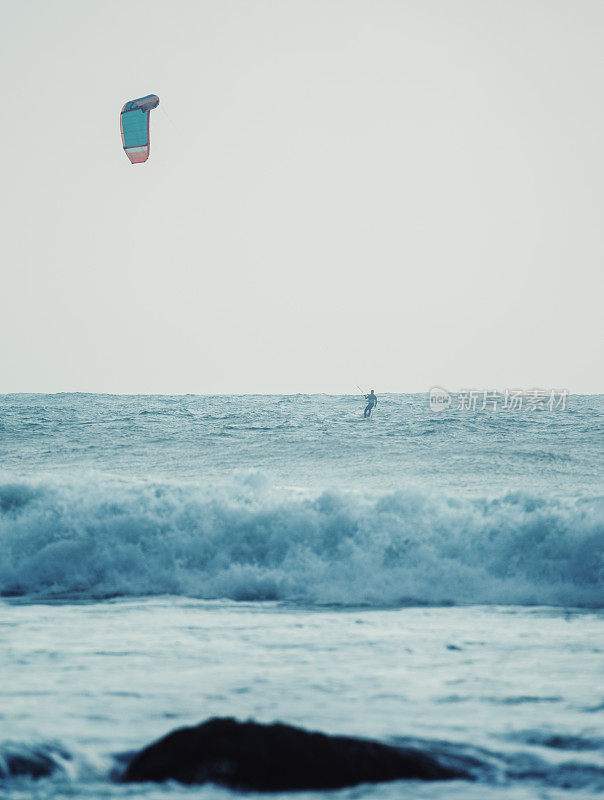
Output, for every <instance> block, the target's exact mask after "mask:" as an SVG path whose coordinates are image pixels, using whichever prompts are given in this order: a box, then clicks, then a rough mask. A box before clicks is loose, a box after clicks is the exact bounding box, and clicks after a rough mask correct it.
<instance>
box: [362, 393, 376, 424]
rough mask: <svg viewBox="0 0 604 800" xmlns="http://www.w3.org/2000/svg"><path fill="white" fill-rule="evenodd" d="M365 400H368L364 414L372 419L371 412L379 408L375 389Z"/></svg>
mask: <svg viewBox="0 0 604 800" xmlns="http://www.w3.org/2000/svg"><path fill="white" fill-rule="evenodd" d="M365 400H367V406H366V407H365V411H364V412H363V416H364V417H370V416H371V412H372V411H373V409H374V408H375V407H376V406H377V397H376V395H375V392H374V391H373V389H372V390H371V392H370V393H369V394H366V395H365Z"/></svg>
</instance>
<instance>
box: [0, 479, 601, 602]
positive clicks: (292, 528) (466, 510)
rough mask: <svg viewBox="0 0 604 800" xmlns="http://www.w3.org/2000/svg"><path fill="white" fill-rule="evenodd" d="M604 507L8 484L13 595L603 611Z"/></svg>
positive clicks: (98, 482)
mask: <svg viewBox="0 0 604 800" xmlns="http://www.w3.org/2000/svg"><path fill="white" fill-rule="evenodd" d="M603 553H604V504H603V503H602V500H601V499H600V500H598V499H593V498H592V499H584V500H582V501H581V500H577V501H574V502H573V501H569V500H564V501H563V500H559V499H554V498H546V497H540V496H535V495H529V494H524V493H518V492H515V493H509V494H506V495H504V496H501V497H498V498H488V499H487V498H483V499H480V498H473V499H463V500H459V499H452V498H450V497H447V496H443V495H434V494H428V493H421V492H418V491H410V490H407V491H399V492H393V493H389V494H382V495H359V494H353V493H344V492H339V491H324V492H323V493H320V494H317V495H314V496H310V495H304V494H301V493H295V492H292V491H289V492H287V491H285V490H275V489H271V488H270V487H269V485H268V483H267V481H266V479H264V478H263V477H262V476H261V475H258V474H251V475H248V476H243V477H240V478H239V479H237V480H234V481H233V482H232V483H231V484H229V485H223V486H212V487H211V486H198V485H192V484H186V483H180V484H178V483H169V482H163V483H161V482H157V481H138V482H137V481H124V480H118V479H108V478H89V479H86V480H82V481H71V482H63V483H57V482H51V481H46V482H31V483H27V482H20V483H4V484H0V594H1V595H3V596H5V597H8V596H22V597H25V598H28V599H30V598H31V599H38V600H39V599H52V598H68V599H88V598H95V599H98V598H107V597H120V596H140V595H159V594H174V595H185V596H192V597H198V598H204V599H215V598H230V599H233V600H284V601H289V602H300V603H307V604H342V605H375V606H388V605H391V606H396V605H404V604H409V603H427V604H441V603H496V604H508V603H509V604H544V605H562V606H586V607H599V606H602V605H604V590H603V589H604V586H603V584H604V580H603V578H604V555H603Z"/></svg>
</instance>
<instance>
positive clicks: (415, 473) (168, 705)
mask: <svg viewBox="0 0 604 800" xmlns="http://www.w3.org/2000/svg"><path fill="white" fill-rule="evenodd" d="M378 397H379V403H378V407H377V409H376V410H375V412H374V414H373V416H372V418H371V419H369V420H365V419H363V407H364V402H363V399H362V397H361V396H357V397H353V396H331V395H330V396H328V395H295V396H259V395H258V396H213V397H206V396H196V395H186V396H160V395H154V396H138V395H137V396H114V395H92V394H57V395H4V396H0V692H1V695H2V702H1V703H0V797H2V798H7V799H8V798H10V799H11V800H13V798H15V799H16V798H19V799H25V798H28V799H29V798H48V799H49V800H51V799H52V800H58V799H59V798H73V799H74V800H80V799H81V800H83V799H84V798H86V799H87V800H90V798H101V797H103V798H105V797H109V798H141V800H164V799H167V798H174V799H176V798H193V797H195V798H221V799H222V800H227V799H229V800H230V798H233V797H238V796H240V795H241V792H240V791H239V790H237V789H229V788H227V787H225V786H220V785H216V784H213V783H206V784H204V785H201V786H194V787H186V786H183V785H182V784H180V783H177V782H175V781H168V782H166V783H132V784H125V783H121V782H120V781H119V776H120V774H121V773H120V770H121V769H122V768H123V764H124V763H126V762H127V760H128V759H129V758H130V755H128V754H132V753H133V752H135V751H137V750H140V749H141V748H142V747H144V746H146V745H148V744H149V743H150V742H152V741H153V740H155V739H157V738H159V737H162V736H164V735H165V734H167V733H169V732H170V731H172V730H174V729H176V728H179V727H182V726H190V725H197V724H198V723H200V722H203V721H205V720H207V719H209V718H211V717H234V718H236V719H238V720H255V721H256V722H261V723H272V722H275V721H280V722H283V723H287V724H289V725H293V726H299V727H301V728H305V729H307V730H312V731H322V732H324V733H327V734H340V735H345V736H354V737H364V738H371V739H374V740H378V741H380V742H384V743H387V744H394V745H398V746H406V747H413V748H414V749H416V750H417V751H418V752H421V753H426V754H429V755H431V756H433V757H434V758H436V759H437V760H440V761H446V760H447V759H450V758H453V757H454V758H457V759H461V760H464V759H465V762H464V763H467V764H468V770H469V772H470V773H471V774H470V775H469V776H468V777H467V778H464V779H454V780H437V781H422V780H415V779H414V780H407V781H394V782H386V783H376V784H367V783H366V784H361V785H359V786H356V787H351V788H345V789H339V790H337V791H305V792H298V793H295V794H294V795H292V794H291V793H283V796H284V797H292V796H294V797H309V798H318V797H332V798H338V799H339V798H365V797H367V798H398V797H402V796H404V797H410V798H434V799H436V798H438V800H444V798H446V799H447V800H456V798H468V799H469V800H473V799H474V798H476V800H478V798H480V800H495V799H497V800H499V798H501V800H503V798H505V799H506V800H516V799H518V800H525V799H526V800H533V799H534V800H536V799H537V798H540V799H542V798H552V799H553V798H569V800H570V798H573V800H575V798H595V797H598V796H601V793H602V792H603V791H604V655H603V654H604V619H603V617H604V615H603V611H602V609H603V607H604V496H603V495H604V493H603V491H602V475H603V463H602V462H603V447H602V442H603V437H602V433H603V427H604V426H603V421H604V396H601V395H600V396H593V395H592V396H576V395H571V396H569V397H568V398H567V399H566V402H565V406H564V407H561V406H558V407H554V408H549V407H547V405H544V406H542V407H540V408H538V409H536V410H529V409H528V406H525V407H524V408H511V409H507V410H503V409H502V408H501V407H497V408H495V407H494V405H495V404H491V405H489V403H486V404H484V405H485V407H484V408H482V405H481V402H478V403H477V404H476V407H475V408H469V409H468V408H457V407H456V402H453V403H452V404H451V406H450V407H449V408H445V409H444V410H442V411H434V410H432V409H431V407H430V404H429V402H428V397H427V395H426V394H413V395H410V394H406V395H395V394H390V395H382V394H380V393H379V392H378ZM246 796H249V797H255V796H256V793H254V792H248V793H247V794H246ZM258 796H261V795H258ZM263 796H265V795H263ZM271 796H272V797H274V796H275V795H274V794H273V795H271ZM277 796H281V795H280V794H279V793H278V794H277Z"/></svg>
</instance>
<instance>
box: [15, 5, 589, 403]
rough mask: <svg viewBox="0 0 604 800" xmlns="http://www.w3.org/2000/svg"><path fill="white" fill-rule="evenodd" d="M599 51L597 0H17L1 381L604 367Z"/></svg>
mask: <svg viewBox="0 0 604 800" xmlns="http://www.w3.org/2000/svg"><path fill="white" fill-rule="evenodd" d="M603 53H604V3H602V2H601V0H572V2H571V0H564V1H563V2H562V1H561V0H507V2H505V3H504V2H501V0H272V1H269V0H211V1H210V0H191V1H189V0H170V2H168V1H167V0H161V2H160V1H159V0H145V1H144V2H140V0H128V2H122V1H120V2H113V0H103V2H98V1H95V2H90V0H74V1H73V2H71V1H68V0H52V2H50V1H49V0H44V1H43V2H40V1H39V0H2V3H0V73H1V74H2V75H3V86H2V98H1V104H0V143H1V147H0V186H1V189H0V221H1V225H0V228H1V230H2V233H1V235H0V281H1V282H0V287H1V291H0V341H1V349H0V392H62V391H65V392H68V391H87V392H108V393H109V392H111V393H112V392H115V393H174V394H176V393H187V392H191V393H200V394H205V393H211V394H214V393H269V394H270V393H296V392H327V393H343V394H354V393H355V392H357V390H358V386H359V385H360V386H361V388H363V389H365V390H368V388H370V387H373V388H375V389H376V391H377V392H378V394H379V392H380V391H390V392H422V391H427V390H428V389H429V388H430V387H431V386H433V385H439V386H443V387H445V388H447V389H449V390H452V391H458V390H459V389H463V388H474V389H478V390H487V389H489V390H494V389H497V390H500V391H503V390H505V389H506V388H509V389H511V388H522V389H527V390H528V389H532V388H535V387H541V388H544V389H548V390H549V389H553V388H555V389H563V388H564V389H568V390H569V391H571V392H579V393H591V392H602V391H604V386H603V383H602V375H603V370H602V363H603V358H602V356H603V352H602V341H603V339H604V337H603V335H602V322H601V320H602V316H603V314H602V290H603V288H604V287H603V281H602V267H603V264H604V258H603V257H604V237H603V236H602V220H603V219H604V188H603V187H604V156H603V149H602V148H603V144H604V103H603V102H602V75H603V74H604V63H603V62H604V56H603ZM150 93H154V94H157V95H159V97H160V105H159V107H158V108H157V109H155V110H154V111H152V112H151V154H150V158H149V161H148V162H147V163H145V164H142V165H135V166H133V165H131V164H130V162H129V161H128V159H127V157H126V156H125V154H124V152H123V150H122V143H121V138H120V130H119V113H120V110H121V108H122V105H123V104H124V102H126V101H127V100H131V99H134V98H137V97H141V96H144V95H146V94H150Z"/></svg>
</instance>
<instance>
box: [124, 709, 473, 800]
mask: <svg viewBox="0 0 604 800" xmlns="http://www.w3.org/2000/svg"><path fill="white" fill-rule="evenodd" d="M470 777H471V776H470V775H469V774H468V773H466V772H465V771H462V770H461V769H458V768H457V767H451V766H444V765H442V764H440V763H439V762H438V761H437V760H436V759H435V758H434V757H432V756H430V755H427V754H426V753H423V752H421V751H420V750H414V749H412V748H400V747H393V746H391V745H386V744H381V743H379V742H374V741H370V740H366V739H354V738H351V737H347V736H327V735H326V734H323V733H314V732H310V731H305V730H302V729H301V728H294V727H292V726H291V725H282V724H274V725H260V724H258V723H257V722H238V721H237V720H235V719H230V718H215V719H210V720H208V721H207V722H204V723H202V724H201V725H198V726H197V727H195V728H180V729H179V730H176V731H173V732H172V733H170V734H168V735H167V736H165V737H164V738H163V739H159V740H158V741H157V742H154V743H153V744H151V745H149V746H148V747H146V748H145V749H144V750H141V752H140V753H138V754H137V755H135V756H134V758H133V759H132V761H131V762H130V764H129V766H128V767H127V769H126V771H125V773H124V775H123V778H122V780H124V781H126V782H134V781H165V780H170V779H171V780H176V781H180V782H181V783H185V784H192V783H205V782H206V781H211V782H213V783H218V784H223V785H225V786H229V787H231V788H238V789H255V790H259V791H279V790H302V789H338V788H341V787H344V786H354V785H356V784H359V783H379V782H381V781H394V780H400V779H403V778H416V779H421V780H447V779H452V778H470Z"/></svg>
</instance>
